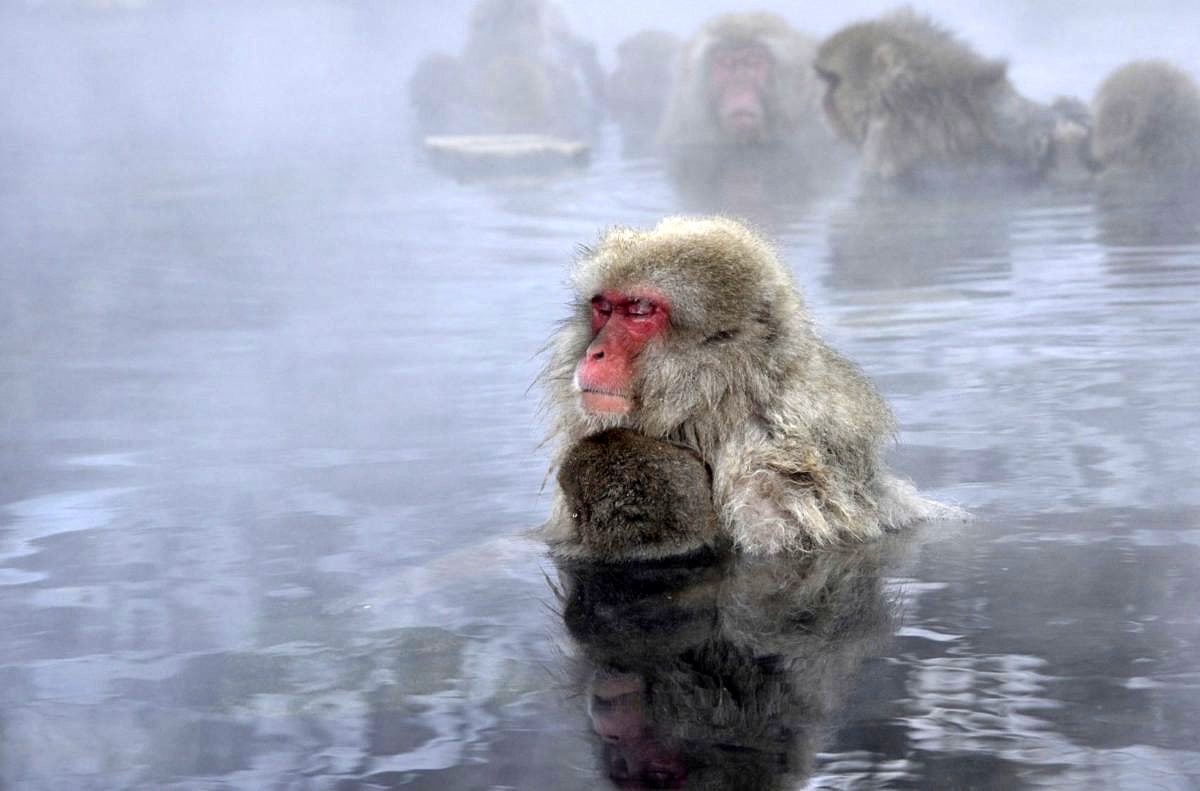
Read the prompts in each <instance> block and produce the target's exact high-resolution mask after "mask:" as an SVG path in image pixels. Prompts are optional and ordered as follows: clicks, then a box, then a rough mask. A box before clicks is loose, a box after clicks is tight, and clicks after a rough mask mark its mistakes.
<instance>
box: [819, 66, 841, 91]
mask: <svg viewBox="0 0 1200 791" xmlns="http://www.w3.org/2000/svg"><path fill="white" fill-rule="evenodd" d="M817 76H818V77H820V78H821V79H822V80H824V81H825V84H826V85H828V86H829V90H833V89H834V88H836V87H837V86H838V83H839V82H841V81H842V80H841V77H838V76H837V75H836V74H834V73H833V72H832V71H827V70H825V69H822V68H820V67H817Z"/></svg>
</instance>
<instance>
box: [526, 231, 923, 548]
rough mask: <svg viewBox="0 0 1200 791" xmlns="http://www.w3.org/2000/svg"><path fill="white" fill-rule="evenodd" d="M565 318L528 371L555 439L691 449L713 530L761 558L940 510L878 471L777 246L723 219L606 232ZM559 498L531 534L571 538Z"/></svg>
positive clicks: (568, 445)
mask: <svg viewBox="0 0 1200 791" xmlns="http://www.w3.org/2000/svg"><path fill="white" fill-rule="evenodd" d="M572 282H573V285H574V289H575V295H576V309H575V313H574V315H573V316H572V317H571V318H570V320H568V321H567V322H566V323H564V325H563V327H562V329H561V330H560V331H559V333H558V335H557V336H556V337H555V339H554V340H553V341H552V343H551V347H550V348H551V351H550V359H549V360H548V362H547V364H546V367H545V369H544V371H543V374H542V379H543V382H544V383H545V385H546V404H547V407H548V408H549V409H550V410H551V411H552V412H553V414H554V418H555V427H554V433H555V434H556V435H557V437H558V439H559V440H560V442H561V443H562V444H561V445H560V451H559V453H560V455H559V456H558V458H557V460H556V463H557V466H559V467H561V466H562V465H563V464H564V462H565V461H566V460H567V459H569V457H570V454H571V453H572V448H574V447H575V444H576V443H577V442H578V441H579V440H580V439H582V438H583V437H586V436H588V435H589V434H594V433H596V432H598V431H603V430H604V429H608V428H628V429H631V430H633V431H636V432H638V433H639V434H643V435H645V436H646V437H649V438H651V439H656V440H669V441H673V442H677V443H679V444H681V445H683V446H685V447H687V448H691V449H693V450H695V451H696V452H697V453H698V454H699V457H700V460H701V461H702V462H703V464H704V465H707V467H708V468H709V469H711V470H712V491H713V503H714V506H715V510H716V513H717V518H718V526H719V530H720V532H721V534H722V535H724V536H726V537H728V538H730V539H732V540H733V542H734V543H735V544H736V545H737V546H738V547H739V548H741V549H743V550H745V551H748V552H755V553H771V552H779V551H784V550H788V549H805V548H810V547H815V546H823V545H829V544H836V543H840V542H847V541H849V542H854V541H863V540H866V539H870V538H873V537H876V536H879V535H880V534H882V533H883V532H884V531H885V530H886V529H888V528H895V527H900V526H902V525H905V524H908V523H910V522H912V521H914V520H917V519H920V518H922V517H926V516H930V515H934V514H938V513H946V511H945V509H943V508H941V507H939V506H937V505H936V504H934V503H931V502H930V501H927V500H924V499H922V498H921V497H919V496H918V495H917V494H916V492H915V491H914V490H913V488H912V487H911V485H909V484H907V483H905V482H902V481H900V480H898V479H896V478H895V477H894V476H892V475H891V474H890V473H889V472H888V471H887V470H886V468H885V467H884V465H883V463H882V461H881V459H880V453H881V451H882V448H883V445H884V443H885V442H887V441H888V440H889V439H890V438H891V436H892V434H893V431H894V427H893V422H892V416H891V413H890V411H889V410H888V408H887V405H886V404H885V403H884V402H883V400H882V399H881V398H880V397H879V395H878V394H877V393H876V392H875V390H874V388H873V387H872V386H871V384H870V382H868V380H867V379H866V377H865V376H863V374H862V373H861V372H860V371H859V370H858V369H857V368H856V367H855V366H854V365H853V364H851V363H850V362H849V361H847V360H846V359H845V358H843V357H842V356H840V355H839V354H837V353H836V352H834V351H833V350H832V349H831V348H830V347H829V346H827V345H826V344H825V343H824V342H822V341H821V340H820V338H819V337H818V336H817V334H816V333H815V332H814V331H813V328H812V324H811V318H810V316H809V314H808V311H807V310H806V308H805V307H804V303H803V301H802V299H801V296H800V294H799V292H798V291H797V290H796V287H795V286H794V285H793V284H792V281H791V278H790V276H789V275H788V272H787V270H786V269H785V267H784V266H783V264H782V263H781V262H780V260H779V259H778V257H777V256H776V254H775V252H774V251H773V250H772V249H771V247H770V246H769V245H768V244H767V243H766V242H765V241H764V240H763V239H761V238H759V237H758V236H756V235H755V234H754V233H752V232H751V231H750V230H749V229H748V228H746V227H745V226H743V225H741V224H739V223H737V222H734V221H732V220H728V219H722V218H714V219H692V218H684V217H673V218H668V219H666V220H663V221H662V222H660V223H659V224H658V226H657V227H655V228H654V229H652V230H649V231H637V230H633V229H628V228H616V229H613V230H610V231H608V232H607V233H605V234H604V235H603V236H602V237H601V239H600V242H599V244H598V245H596V246H595V247H594V248H592V249H590V250H586V251H585V253H584V255H583V257H582V258H581V259H580V261H579V262H578V264H577V265H576V267H575V271H574V273H573V275H572ZM573 496H574V495H573V494H572V493H571V492H567V491H560V492H559V496H558V497H557V499H556V502H555V506H554V509H553V513H552V514H551V517H550V520H549V521H548V522H547V524H546V525H545V527H544V528H543V537H544V538H545V540H546V541H547V542H548V543H550V544H551V546H552V547H553V548H559V547H562V548H567V547H570V546H571V545H572V543H573V542H577V540H578V538H577V536H578V526H577V522H576V517H573V516H572V514H573V513H574V512H575V511H574V509H573V507H572V497H573Z"/></svg>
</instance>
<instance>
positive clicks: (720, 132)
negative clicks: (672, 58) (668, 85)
mask: <svg viewBox="0 0 1200 791" xmlns="http://www.w3.org/2000/svg"><path fill="white" fill-rule="evenodd" d="M815 48H816V47H815V43H814V42H813V41H811V40H810V39H808V38H807V37H806V36H804V35H802V34H801V33H799V32H798V31H796V30H795V29H794V28H792V26H791V25H789V24H788V23H787V22H786V21H785V20H784V19H783V18H781V17H778V16H775V15H774V14H767V13H749V14H728V15H725V16H720V17H717V18H716V19H713V20H712V21H710V22H709V23H708V24H706V25H705V26H704V27H703V28H702V29H701V30H700V32H699V33H697V34H696V36H695V37H694V38H693V39H692V40H691V41H690V42H689V43H688V45H687V48H686V50H685V52H684V54H683V60H682V63H681V66H680V70H679V73H678V75H677V77H676V79H675V84H674V86H673V87H672V90H671V98H670V101H669V103H668V105H667V111H666V115H665V117H664V119H663V125H662V128H661V129H660V130H659V136H658V137H659V142H660V144H661V145H663V146H665V147H667V148H675V147H679V146H721V145H734V146H742V145H753V144H758V145H762V144H774V145H780V144H782V145H789V146H790V145H797V146H801V147H804V146H805V144H806V143H808V142H811V141H816V140H823V141H825V142H826V143H830V142H832V141H831V140H830V139H829V137H828V134H827V132H826V130H825V129H824V128H823V126H822V123H821V120H820V87H819V85H818V84H817V80H816V79H815V77H814V75H813V73H812V59H813V53H814V52H815Z"/></svg>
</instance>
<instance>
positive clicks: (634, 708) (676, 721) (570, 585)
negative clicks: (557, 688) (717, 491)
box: [556, 541, 900, 791]
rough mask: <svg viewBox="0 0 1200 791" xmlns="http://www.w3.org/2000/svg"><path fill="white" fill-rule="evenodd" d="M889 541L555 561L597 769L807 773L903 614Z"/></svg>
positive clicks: (695, 775) (700, 777)
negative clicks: (669, 560)
mask: <svg viewBox="0 0 1200 791" xmlns="http://www.w3.org/2000/svg"><path fill="white" fill-rule="evenodd" d="M891 545H892V542H891V541H884V542H875V543H872V544H869V545H866V546H858V547H855V548H853V549H837V550H831V551H829V552H822V553H813V554H810V555H808V556H805V557H803V558H795V557H788V556H776V557H769V558H749V557H735V558H732V559H727V560H720V561H717V562H710V563H707V564H702V563H695V564H693V565H692V566H690V567H689V566H685V565H683V564H678V563H677V564H671V565H658V564H656V565H649V564H646V565H636V564H635V565H629V566H611V565H607V566H592V567H589V566H581V565H578V564H570V565H569V566H563V565H560V575H559V581H560V589H559V590H557V591H556V592H557V593H558V595H559V597H560V601H561V603H562V607H563V621H564V623H565V625H566V627H567V630H568V632H569V633H570V635H571V637H572V639H573V642H574V644H575V650H574V651H573V652H572V659H573V660H574V661H572V662H571V663H570V664H569V665H568V667H569V669H570V675H571V676H572V679H571V683H572V685H574V686H577V687H578V688H579V689H581V690H583V691H584V692H585V694H584V696H583V699H584V700H586V701H587V726H586V727H587V728H588V729H589V730H590V731H591V733H592V734H593V741H594V743H595V744H596V749H597V752H598V759H599V764H600V771H601V772H602V773H603V774H604V775H606V776H607V778H608V779H609V780H610V781H612V782H613V783H614V784H615V785H617V787H620V788H683V787H685V785H686V787H687V788H712V789H718V788H722V789H724V788H746V789H751V788H752V789H763V791H766V789H776V788H779V789H782V788H799V787H801V786H802V785H803V780H804V778H805V777H807V776H809V775H810V774H811V773H812V772H813V770H814V768H815V765H816V756H817V754H818V753H819V751H820V749H821V748H822V746H823V745H824V744H825V742H826V741H827V739H828V737H829V735H830V731H831V729H832V728H831V723H832V721H833V720H834V719H835V715H836V713H837V711H838V710H839V709H840V708H841V707H842V705H843V701H844V700H845V698H846V696H847V693H848V692H849V691H850V690H851V689H852V688H853V682H854V677H855V675H856V672H857V669H858V667H859V665H860V664H861V662H862V661H863V660H864V659H865V658H866V657H868V656H869V655H870V654H871V653H873V652H876V651H878V650H879V649H880V648H881V647H882V646H883V644H884V641H885V640H886V638H887V635H888V634H889V633H890V632H891V630H892V627H893V626H894V624H895V617H894V615H895V607H894V603H893V601H892V599H891V598H890V597H889V596H888V595H887V594H886V593H885V588H884V584H883V580H884V578H885V577H884V572H885V569H886V568H887V567H888V562H889V561H890V559H892V558H893V557H895V556H896V555H897V554H898V553H894V552H891V551H890V550H892V549H893V547H892V546H891ZM899 548H900V547H895V549H899Z"/></svg>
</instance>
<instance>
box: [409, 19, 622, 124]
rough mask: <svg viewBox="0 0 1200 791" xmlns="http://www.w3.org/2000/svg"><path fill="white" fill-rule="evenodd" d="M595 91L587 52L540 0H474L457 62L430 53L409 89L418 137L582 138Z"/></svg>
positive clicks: (595, 69) (595, 72)
mask: <svg viewBox="0 0 1200 791" xmlns="http://www.w3.org/2000/svg"><path fill="white" fill-rule="evenodd" d="M602 90H603V85H602V75H601V72H600V66H599V62H598V60H597V59H596V53H595V49H594V48H593V47H592V46H591V44H588V43H587V42H585V41H583V40H581V39H579V38H577V37H575V36H574V35H573V34H572V33H571V32H570V30H569V29H568V28H567V25H566V21H565V19H564V18H563V16H562V12H561V11H560V10H559V9H558V7H557V6H556V5H554V4H552V3H550V2H549V1H548V0H480V2H479V3H477V4H476V6H475V8H474V9H473V10H472V12H471V20H470V28H469V31H468V35H467V44H466V48H465V50H464V52H463V55H462V57H460V58H452V57H450V56H448V55H444V54H440V53H435V54H433V55H430V56H428V57H426V59H425V60H424V61H422V62H421V63H420V64H419V65H418V66H417V69H416V71H415V72H414V74H413V77H412V79H411V81H410V83H409V92H410V98H411V101H412V105H413V109H414V112H415V114H416V122H417V129H418V131H419V132H420V133H421V134H487V133H490V134H512V133H523V132H540V133H549V134H557V135H561V136H568V137H586V136H589V135H590V134H591V133H592V132H593V130H594V128H595V126H596V124H597V123H598V121H599V110H600V106H599V99H600V94H601V91H602Z"/></svg>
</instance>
